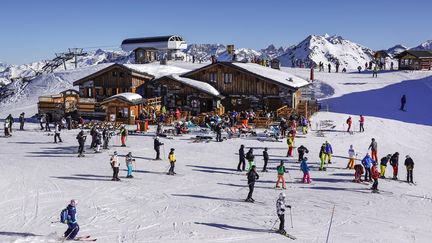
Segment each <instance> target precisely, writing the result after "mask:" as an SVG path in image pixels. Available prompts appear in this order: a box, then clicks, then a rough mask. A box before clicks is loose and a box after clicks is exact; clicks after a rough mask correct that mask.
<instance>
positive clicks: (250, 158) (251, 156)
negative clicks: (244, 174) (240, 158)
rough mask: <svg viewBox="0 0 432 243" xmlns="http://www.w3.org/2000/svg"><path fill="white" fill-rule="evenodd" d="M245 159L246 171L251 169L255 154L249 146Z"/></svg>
mask: <svg viewBox="0 0 432 243" xmlns="http://www.w3.org/2000/svg"><path fill="white" fill-rule="evenodd" d="M246 159H247V161H248V171H250V170H251V169H252V166H253V165H254V159H255V155H254V154H253V148H250V149H249V151H248V152H247V153H246Z"/></svg>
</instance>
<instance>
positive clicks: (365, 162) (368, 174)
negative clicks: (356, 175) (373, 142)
mask: <svg viewBox="0 0 432 243" xmlns="http://www.w3.org/2000/svg"><path fill="white" fill-rule="evenodd" d="M361 162H362V165H363V167H364V168H365V179H364V180H365V181H372V176H371V167H372V163H373V160H372V158H371V157H370V155H369V153H367V154H366V156H365V157H364V158H363V159H362V161H361ZM368 177H369V179H368Z"/></svg>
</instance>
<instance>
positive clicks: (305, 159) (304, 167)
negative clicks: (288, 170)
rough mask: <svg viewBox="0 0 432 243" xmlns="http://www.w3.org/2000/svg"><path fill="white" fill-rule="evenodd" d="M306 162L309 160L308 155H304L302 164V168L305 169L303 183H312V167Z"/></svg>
mask: <svg viewBox="0 0 432 243" xmlns="http://www.w3.org/2000/svg"><path fill="white" fill-rule="evenodd" d="M306 162H307V157H304V158H303V160H302V162H301V164H300V169H301V170H302V171H303V183H307V184H310V175H309V170H310V169H309V166H308V164H307V163H306Z"/></svg>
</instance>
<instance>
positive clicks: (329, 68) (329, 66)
mask: <svg viewBox="0 0 432 243" xmlns="http://www.w3.org/2000/svg"><path fill="white" fill-rule="evenodd" d="M327 67H328V72H329V73H330V72H331V65H330V63H329V64H328V65H327Z"/></svg>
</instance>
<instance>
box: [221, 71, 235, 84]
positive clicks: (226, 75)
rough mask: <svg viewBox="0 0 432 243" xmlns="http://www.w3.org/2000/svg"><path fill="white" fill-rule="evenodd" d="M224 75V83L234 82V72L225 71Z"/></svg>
mask: <svg viewBox="0 0 432 243" xmlns="http://www.w3.org/2000/svg"><path fill="white" fill-rule="evenodd" d="M223 77H224V83H225V84H230V83H232V79H233V75H232V73H224V74H223Z"/></svg>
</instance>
